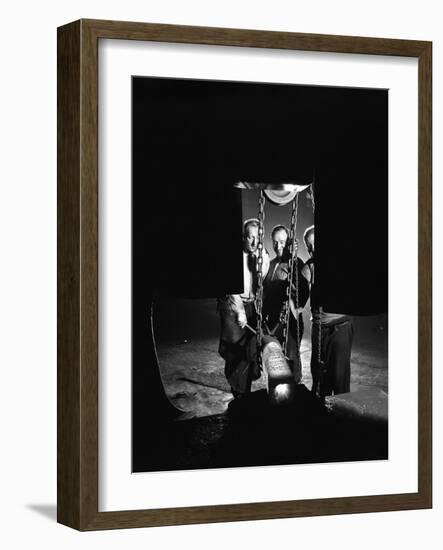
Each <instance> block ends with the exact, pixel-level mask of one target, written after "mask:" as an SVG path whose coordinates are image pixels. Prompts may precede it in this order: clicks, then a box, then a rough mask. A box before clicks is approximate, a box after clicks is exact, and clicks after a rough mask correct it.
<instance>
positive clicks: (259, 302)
mask: <svg viewBox="0 0 443 550" xmlns="http://www.w3.org/2000/svg"><path fill="white" fill-rule="evenodd" d="M258 206H259V208H258V255H257V292H256V296H255V311H256V313H257V364H258V366H259V368H260V369H261V367H262V349H261V348H262V337H263V328H262V326H263V252H264V232H265V194H264V192H263V189H261V190H260V195H259V199H258Z"/></svg>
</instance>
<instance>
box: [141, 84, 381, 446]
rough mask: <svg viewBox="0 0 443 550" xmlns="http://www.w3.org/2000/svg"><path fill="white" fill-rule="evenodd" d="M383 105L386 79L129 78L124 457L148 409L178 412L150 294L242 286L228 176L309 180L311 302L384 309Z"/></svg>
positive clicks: (216, 291)
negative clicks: (361, 85)
mask: <svg viewBox="0 0 443 550" xmlns="http://www.w3.org/2000/svg"><path fill="white" fill-rule="evenodd" d="M387 114H388V93H387V91H386V90H367V89H348V88H329V87H320V86H295V85H282V84H262V83H261V84H255V83H242V82H219V81H201V80H180V79H166V78H146V77H133V186H132V192H133V217H132V219H133V228H132V229H133V235H132V237H133V241H132V242H133V265H132V268H133V271H132V273H133V277H132V280H133V287H132V289H133V327H132V329H133V330H132V334H133V348H132V352H133V453H134V456H136V455H137V445H138V444H139V443H140V442H141V441H143V440H144V438H145V437H146V429H147V428H146V427H147V426H148V425H150V426H152V422H147V421H146V420H147V419H150V418H152V417H154V418H156V420H158V421H159V422H161V421H162V420H165V419H167V418H170V417H174V415H175V414H176V410H175V409H174V407H173V406H172V405H171V403H170V401H169V400H168V398H167V397H166V395H165V392H164V388H163V384H162V380H161V376H160V372H159V367H158V359H157V353H156V348H155V343H154V338H153V324H152V304H153V302H156V301H157V302H159V301H160V302H161V301H162V300H164V299H165V298H167V300H170V299H174V298H215V297H216V296H218V295H222V294H225V293H239V292H241V290H242V286H243V274H242V221H243V217H250V213H251V212H254V213H255V207H254V206H253V205H250V206H248V207H247V208H245V212H242V199H241V193H242V192H241V191H239V190H237V189H234V187H233V185H234V184H235V183H236V182H238V181H248V182H268V183H279V182H299V183H309V182H311V181H312V179H313V178H314V179H315V200H316V211H315V224H316V282H317V290H318V297H319V300H320V303H321V305H323V307H324V309H325V310H326V311H331V312H336V313H352V314H355V315H372V314H377V313H381V312H385V311H387V294H388V291H387V285H388V277H387V266H388V262H387V254H388V216H387V213H388V185H387V174H388V165H387V143H388V142H387V139H388V127H387V123H388V117H387ZM243 193H244V192H243ZM243 202H244V201H243ZM305 202H306V201H305ZM247 203H248V201H246V203H245V202H244V204H247ZM305 206H306V205H305ZM282 212H283V210H282ZM305 212H307V210H306V209H305ZM285 217H287V215H285ZM311 220H312V218H311V219H310V220H309V223H310V222H311ZM277 221H281V220H277ZM288 222H289V218H288ZM307 222H308V218H306V220H305V223H307ZM302 223H303V220H301V225H302ZM301 225H300V227H299V230H300V231H302V230H303V229H304V228H303V227H301ZM298 235H299V237H300V233H299V234H298ZM168 315H171V316H173V315H174V311H173V310H172V311H170V313H168ZM159 429H160V428H159Z"/></svg>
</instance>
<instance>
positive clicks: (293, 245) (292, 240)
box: [283, 193, 300, 359]
mask: <svg viewBox="0 0 443 550" xmlns="http://www.w3.org/2000/svg"><path fill="white" fill-rule="evenodd" d="M297 213H298V193H297V194H296V195H295V197H294V200H293V201H292V214H291V226H290V231H289V261H288V281H287V286H286V300H285V306H284V317H283V346H284V347H283V352H284V354H285V355H286V357H287V356H288V341H289V317H290V311H291V309H290V300H291V290H292V279H293V277H294V266H295V308H296V316H295V320H296V330H297V354H299V353H300V350H299V348H300V342H299V340H300V335H299V330H298V304H299V298H298V260H297V257H298V251H297V242H296V231H297ZM299 359H300V358H299Z"/></svg>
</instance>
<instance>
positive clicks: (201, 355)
mask: <svg viewBox="0 0 443 550" xmlns="http://www.w3.org/2000/svg"><path fill="white" fill-rule="evenodd" d="M375 321H376V319H374V318H370V319H369V320H357V322H356V323H355V324H356V325H357V327H356V333H357V334H356V338H355V342H354V345H353V348H352V359H351V364H352V367H351V392H356V391H360V390H363V389H367V388H378V389H380V390H382V391H384V392H386V393H387V391H388V360H387V338H386V336H385V333H384V332H383V331H382V330H380V329H379V328H378V327H377V325H376V323H375ZM359 328H360V334H358V331H359ZM157 351H158V358H159V362H160V369H161V373H162V378H163V383H164V386H165V390H166V393H167V395H168V397H169V398H170V400H171V401H172V402H173V403H174V405H175V406H176V407H178V408H179V409H181V410H183V411H186V412H189V413H192V414H193V416H196V417H203V416H209V415H214V414H222V413H224V412H226V410H227V407H228V405H229V402H230V401H231V400H232V394H231V392H230V389H229V385H228V383H227V382H226V379H225V376H224V373H223V369H224V361H223V359H222V358H221V357H220V356H219V354H218V338H207V339H202V340H193V341H191V340H184V341H181V342H175V343H168V344H164V345H159V346H158V349H157ZM301 358H302V383H303V384H304V385H305V386H306V387H307V388H308V389H310V388H311V385H312V378H311V373H310V358H311V345H310V334H309V332H308V334H306V335H305V337H304V338H303V341H302V345H301ZM263 389H265V384H264V380H263V378H262V379H259V380H257V381H256V382H254V383H253V386H252V391H258V390H263Z"/></svg>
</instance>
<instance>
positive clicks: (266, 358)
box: [262, 336, 295, 405]
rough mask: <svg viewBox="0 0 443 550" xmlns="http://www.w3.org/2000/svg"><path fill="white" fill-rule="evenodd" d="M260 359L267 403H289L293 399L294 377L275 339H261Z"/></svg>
mask: <svg viewBox="0 0 443 550" xmlns="http://www.w3.org/2000/svg"><path fill="white" fill-rule="evenodd" d="M262 357H263V361H262V363H263V371H264V374H265V378H266V381H267V387H268V397H269V402H270V403H271V404H273V405H284V404H289V403H291V402H292V401H293V400H294V397H295V380H294V375H293V373H292V371H291V368H290V366H289V363H288V360H287V359H286V357H285V355H284V353H283V350H282V347H281V345H280V343H279V341H278V340H277V339H276V338H272V337H270V336H264V337H263V355H262Z"/></svg>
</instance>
